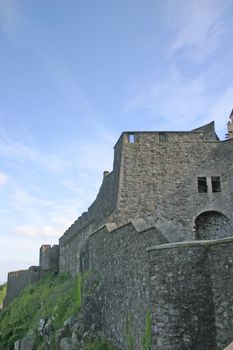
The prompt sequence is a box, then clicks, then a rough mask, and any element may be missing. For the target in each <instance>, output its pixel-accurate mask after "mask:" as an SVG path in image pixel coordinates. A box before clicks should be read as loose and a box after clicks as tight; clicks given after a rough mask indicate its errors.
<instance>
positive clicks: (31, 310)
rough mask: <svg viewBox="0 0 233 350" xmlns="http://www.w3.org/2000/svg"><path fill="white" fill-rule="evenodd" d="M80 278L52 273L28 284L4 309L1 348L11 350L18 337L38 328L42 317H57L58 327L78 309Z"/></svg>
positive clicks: (56, 324)
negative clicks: (56, 275) (77, 279)
mask: <svg viewBox="0 0 233 350" xmlns="http://www.w3.org/2000/svg"><path fill="white" fill-rule="evenodd" d="M76 289H77V281H76V279H72V278H71V277H70V276H69V275H65V274H61V275H59V276H58V277H54V276H48V277H47V278H45V279H43V280H41V281H40V282H38V283H35V284H32V285H30V286H29V287H27V288H26V289H25V290H24V291H23V293H22V294H21V296H20V297H19V298H17V299H15V300H14V301H13V302H12V303H11V304H10V305H9V306H8V307H7V308H6V309H4V310H3V311H2V312H1V313H0V330H1V331H0V350H6V349H8V350H11V349H13V347H14V342H15V341H16V340H17V339H20V338H22V337H24V336H25V335H26V334H27V333H28V332H29V331H34V330H37V328H38V321H39V319H40V318H45V317H53V318H54V321H53V325H54V328H55V329H58V328H60V327H61V326H62V324H63V322H64V320H66V319H67V318H68V317H70V316H71V315H74V314H75V313H77V310H78V303H77V291H76Z"/></svg>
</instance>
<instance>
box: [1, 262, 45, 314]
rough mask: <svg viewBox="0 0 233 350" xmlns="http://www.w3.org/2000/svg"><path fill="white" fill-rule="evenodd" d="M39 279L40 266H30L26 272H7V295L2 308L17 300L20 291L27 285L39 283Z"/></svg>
mask: <svg viewBox="0 0 233 350" xmlns="http://www.w3.org/2000/svg"><path fill="white" fill-rule="evenodd" d="M40 277H41V270H40V266H31V267H29V269H28V270H20V271H14V272H9V273H8V278H7V293H6V297H5V299H4V304H3V305H4V307H6V306H7V305H9V304H10V303H11V302H12V300H14V299H15V298H17V297H18V296H19V295H20V294H21V292H22V290H23V289H24V288H25V287H27V286H28V285H29V284H31V283H34V282H37V281H39V280H40Z"/></svg>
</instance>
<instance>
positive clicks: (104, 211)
mask: <svg viewBox="0 0 233 350" xmlns="http://www.w3.org/2000/svg"><path fill="white" fill-rule="evenodd" d="M121 148H122V145H121V142H118V143H117V145H116V146H115V151H114V163H113V171H112V172H110V173H108V172H106V173H105V174H104V178H103V182H102V185H101V187H100V190H99V193H98V195H97V197H96V200H95V201H94V202H93V204H92V205H91V206H90V207H89V208H88V211H87V212H84V213H83V214H82V215H81V216H80V217H79V218H78V219H77V220H76V221H75V222H74V224H73V225H71V227H70V228H69V229H68V230H67V231H66V232H65V233H64V235H63V236H62V237H61V238H60V239H59V246H60V271H61V272H63V271H69V272H70V273H71V274H72V275H75V274H76V273H77V272H78V271H79V254H80V251H81V249H82V247H83V245H84V244H85V242H86V240H87V238H88V237H89V235H90V234H91V233H93V232H94V231H96V230H97V229H98V227H101V226H103V225H104V224H105V223H106V222H107V221H108V218H109V216H110V215H111V214H112V213H113V211H114V210H115V209H116V206H117V195H118V186H119V176H120V171H121V165H120V163H121Z"/></svg>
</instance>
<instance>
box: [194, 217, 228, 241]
mask: <svg viewBox="0 0 233 350" xmlns="http://www.w3.org/2000/svg"><path fill="white" fill-rule="evenodd" d="M195 229H196V239H200V240H201V239H219V238H224V237H229V236H233V225H232V223H231V222H230V220H229V219H228V218H227V217H226V216H225V215H223V214H222V213H220V212H218V211H206V212H204V213H202V214H200V215H199V216H198V217H197V218H196V220H195Z"/></svg>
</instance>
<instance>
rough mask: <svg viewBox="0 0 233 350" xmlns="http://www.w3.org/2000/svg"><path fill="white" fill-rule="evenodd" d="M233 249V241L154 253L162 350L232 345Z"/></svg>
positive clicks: (154, 300) (156, 333)
mask: <svg viewBox="0 0 233 350" xmlns="http://www.w3.org/2000/svg"><path fill="white" fill-rule="evenodd" d="M232 249H233V238H232V237H231V238H225V239H222V240H213V241H203V242H201V241H196V242H187V243H177V244H175V243H174V244H170V245H164V246H160V247H159V246H158V247H154V248H149V249H148V258H149V261H150V272H149V275H150V303H151V305H152V306H153V308H152V310H153V346H154V348H155V349H156V350H157V349H158V350H160V349H161V350H184V349H192V350H205V349H211V350H220V349H223V348H224V347H225V346H226V345H227V344H229V343H230V342H231V341H232V326H233V310H232V304H233V295H232V292H231V291H232V288H233V277H232V276H233V255H232Z"/></svg>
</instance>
